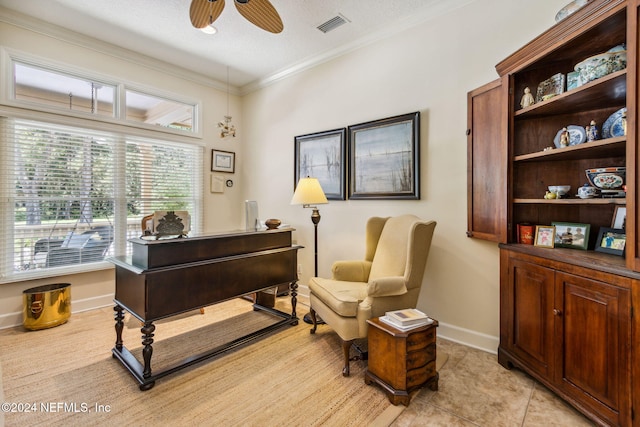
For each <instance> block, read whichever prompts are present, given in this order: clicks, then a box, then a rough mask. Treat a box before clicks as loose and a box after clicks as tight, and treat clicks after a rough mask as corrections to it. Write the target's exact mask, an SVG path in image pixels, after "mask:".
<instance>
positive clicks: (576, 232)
mask: <svg viewBox="0 0 640 427" xmlns="http://www.w3.org/2000/svg"><path fill="white" fill-rule="evenodd" d="M551 225H553V226H554V227H555V228H556V235H555V238H554V246H555V247H556V248H572V249H582V250H585V251H586V250H587V246H588V245H589V231H590V230H591V225H589V224H580V223H573V222H553V223H551Z"/></svg>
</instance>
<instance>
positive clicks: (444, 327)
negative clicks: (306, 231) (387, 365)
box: [298, 285, 500, 355]
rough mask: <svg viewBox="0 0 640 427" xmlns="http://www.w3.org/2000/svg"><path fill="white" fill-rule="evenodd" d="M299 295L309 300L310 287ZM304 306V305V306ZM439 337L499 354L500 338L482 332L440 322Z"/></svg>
mask: <svg viewBox="0 0 640 427" xmlns="http://www.w3.org/2000/svg"><path fill="white" fill-rule="evenodd" d="M298 294H299V295H301V296H303V297H306V298H309V287H308V286H304V285H300V286H299V287H298ZM303 305H304V304H303ZM439 323H440V325H439V326H438V336H439V337H442V338H445V339H447V340H449V341H453V342H456V343H458V344H462V345H466V346H468V347H472V348H476V349H478V350H482V351H486V352H487V353H491V354H496V355H497V354H498V346H499V344H500V337H496V336H493V335H487V334H483V333H481V332H477V331H473V330H471V329H465V328H461V327H458V326H454V325H450V324H448V323H444V322H439Z"/></svg>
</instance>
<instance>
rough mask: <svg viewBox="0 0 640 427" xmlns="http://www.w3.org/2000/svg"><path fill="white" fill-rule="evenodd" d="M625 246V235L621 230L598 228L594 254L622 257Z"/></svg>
mask: <svg viewBox="0 0 640 427" xmlns="http://www.w3.org/2000/svg"><path fill="white" fill-rule="evenodd" d="M626 244H627V235H626V232H625V230H623V229H621V228H607V227H602V228H600V232H599V233H598V240H596V247H595V250H596V252H605V253H608V254H613V255H619V256H624V248H625V246H626Z"/></svg>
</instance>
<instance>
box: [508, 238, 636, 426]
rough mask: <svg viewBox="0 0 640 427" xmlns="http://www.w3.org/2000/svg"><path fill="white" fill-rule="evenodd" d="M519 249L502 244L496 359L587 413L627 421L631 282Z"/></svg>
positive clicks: (620, 422) (606, 420) (607, 420)
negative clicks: (501, 277) (499, 321)
mask: <svg viewBox="0 0 640 427" xmlns="http://www.w3.org/2000/svg"><path fill="white" fill-rule="evenodd" d="M522 250H523V252H520V251H516V250H513V249H512V248H510V249H502V250H501V268H502V276H503V278H504V280H502V281H501V289H500V294H501V301H500V305H501V313H502V316H501V335H500V348H499V351H498V360H499V362H500V364H502V365H503V366H505V367H508V368H510V367H512V366H517V367H519V368H522V369H524V370H526V371H527V372H529V373H530V374H531V375H533V376H534V377H536V378H537V379H538V380H539V381H541V382H542V383H544V384H545V385H546V386H548V387H549V388H551V389H552V390H554V391H556V392H557V393H558V394H559V395H560V396H562V397H563V398H564V399H566V400H567V401H569V402H570V403H572V404H573V405H574V406H575V407H576V408H578V409H580V410H581V411H582V412H583V413H585V414H586V415H588V416H590V417H591V418H593V419H594V420H598V421H600V422H604V423H606V424H611V425H631V422H632V412H631V388H632V378H631V359H630V355H631V352H630V345H631V291H630V289H631V288H632V287H633V286H637V284H638V283H637V281H636V280H635V279H631V278H627V277H621V276H617V275H612V274H609V273H603V272H602V271H598V270H592V269H588V268H584V267H580V268H578V267H576V266H575V265H570V264H566V263H565V262H564V261H563V260H562V254H560V255H558V254H556V253H553V255H554V256H553V257H550V258H542V257H539V256H536V255H532V254H530V253H526V247H525V246H524V245H522ZM562 251H570V249H564V250H562ZM549 254H550V255H551V254H552V253H551V252H549Z"/></svg>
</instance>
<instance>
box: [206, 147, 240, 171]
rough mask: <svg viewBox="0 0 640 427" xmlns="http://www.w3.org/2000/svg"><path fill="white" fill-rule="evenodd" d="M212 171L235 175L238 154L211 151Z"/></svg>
mask: <svg viewBox="0 0 640 427" xmlns="http://www.w3.org/2000/svg"><path fill="white" fill-rule="evenodd" d="M211 171H212V172H227V173H234V172H235V171H236V153H234V152H232V151H221V150H211Z"/></svg>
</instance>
